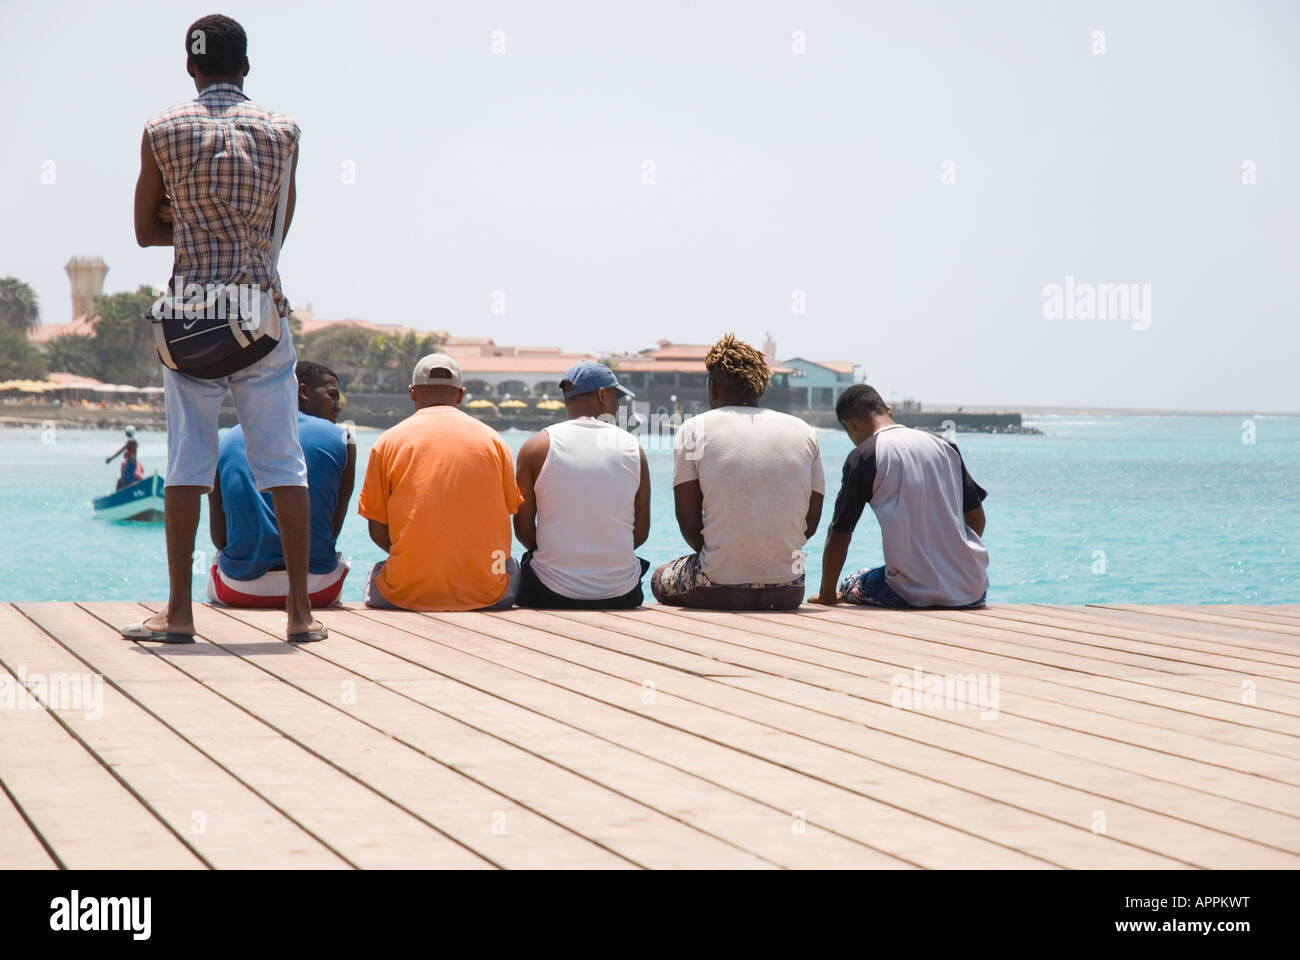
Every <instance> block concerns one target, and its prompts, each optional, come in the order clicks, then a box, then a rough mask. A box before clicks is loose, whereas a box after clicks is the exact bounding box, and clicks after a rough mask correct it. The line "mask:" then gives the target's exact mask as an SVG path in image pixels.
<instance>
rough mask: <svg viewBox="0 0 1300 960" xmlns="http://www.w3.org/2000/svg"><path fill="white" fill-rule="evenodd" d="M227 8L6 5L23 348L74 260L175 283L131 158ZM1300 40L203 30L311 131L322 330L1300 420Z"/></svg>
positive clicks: (1257, 12) (1038, 26) (1104, 26)
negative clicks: (220, 36)
mask: <svg viewBox="0 0 1300 960" xmlns="http://www.w3.org/2000/svg"><path fill="white" fill-rule="evenodd" d="M211 6H214V5H213V4H209V3H206V2H205V3H202V4H197V5H196V4H192V3H176V2H167V3H164V2H143V0H140V2H114V3H111V4H105V3H90V2H82V3H65V2H58V0H36V2H25V0H22V2H19V0H0V136H2V137H3V149H0V225H2V226H0V275H8V274H12V275H15V276H18V277H20V278H22V279H24V280H26V281H27V282H29V283H30V284H31V285H32V286H33V287H34V288H35V289H36V291H37V293H38V294H39V296H40V298H41V305H42V317H43V319H44V320H46V321H48V322H64V321H66V320H67V319H69V314H70V299H69V291H68V283H67V278H66V276H65V274H64V272H63V264H64V263H66V262H67V260H68V258H69V256H72V255H92V256H93V255H99V256H102V257H103V258H104V259H105V260H106V261H107V262H108V264H109V266H110V268H111V269H110V272H109V274H108V280H107V284H106V287H107V290H109V291H110V292H111V291H117V290H126V289H134V288H135V287H136V286H137V285H139V284H140V283H146V282H147V283H152V284H161V283H163V282H164V281H165V280H166V278H167V276H168V273H169V269H170V260H171V254H170V250H163V249H157V248H155V249H150V250H140V249H139V248H137V247H136V245H135V241H134V235H133V231H132V226H131V197H132V191H133V188H134V183H135V177H136V173H137V171H138V168H139V141H140V132H141V128H142V126H143V123H144V121H145V119H146V118H147V117H148V116H149V115H150V114H152V113H154V112H156V111H157V110H159V109H161V108H163V107H165V106H168V105H170V104H173V103H175V102H178V101H180V100H184V99H188V98H190V97H192V96H193V95H194V89H193V85H192V82H191V80H190V79H189V77H188V76H186V74H185V70H184V47H183V40H184V36H185V28H186V26H187V25H188V24H189V23H190V22H191V21H192V20H194V19H196V18H197V17H199V16H201V15H203V14H205V13H208V12H211V10H210V7H211ZM1298 9H1300V7H1298V6H1297V4H1295V3H1293V2H1277V3H1249V2H1247V3H1238V2H1220V3H1211V4H1206V3H1188V2H1142V3H1133V2H1118V3H1075V2H1025V3H1018V2H988V3H961V2H952V3H912V2H908V3H902V2H893V3H848V2H843V3H827V2H807V0H797V2H786V3H778V2H708V0H690V2H680V3H662V2H656V3H646V2H644V0H640V2H623V3H620V2H605V3H598V2H591V3H543V2H522V0H521V2H514V3H480V2H474V3H470V2H459V3H447V2H435V3H414V2H413V3H395V2H393V3H389V2H382V0H368V2H365V3H355V2H348V3H311V4H304V3H300V2H299V3H277V2H271V0H258V2H256V3H234V4H229V5H225V6H224V7H223V8H222V12H225V13H227V14H229V15H231V16H233V17H235V18H236V19H238V20H239V21H240V22H241V23H243V25H244V27H245V29H246V30H247V31H248V34H249V58H250V60H251V62H252V72H251V73H250V75H249V77H248V79H247V83H246V87H245V89H246V91H247V92H248V93H249V94H250V95H251V96H252V97H253V99H255V100H257V101H258V102H260V103H262V104H264V105H266V106H269V107H273V108H275V109H277V110H281V111H284V112H286V113H289V114H290V115H292V116H293V117H294V118H295V119H296V120H297V121H298V122H299V124H300V125H301V126H302V128H303V139H302V147H301V149H302V154H301V160H300V164H299V168H298V212H297V216H296V218H295V220H294V224H293V230H292V232H291V234H290V236H289V239H288V240H287V241H286V243H285V247H284V253H283V256H282V259H281V272H282V276H283V278H284V282H285V288H286V292H287V293H288V295H289V297H290V299H291V300H293V301H294V302H295V303H299V304H306V303H308V302H310V303H311V304H312V305H313V308H314V310H315V313H316V315H317V316H318V317H326V318H335V317H362V318H366V319H369V320H373V321H378V322H398V323H404V324H407V325H410V326H415V327H421V328H429V329H435V328H436V329H446V330H449V331H451V332H453V333H455V334H460V335H465V336H491V337H493V338H495V339H496V340H497V342H499V343H526V344H538V343H543V344H545V343H549V344H558V345H561V346H563V347H565V348H566V349H570V350H592V351H601V350H608V349H632V348H637V349H639V348H642V347H646V346H650V345H652V344H653V342H654V341H655V340H657V339H659V338H667V339H672V340H678V341H690V342H700V341H705V340H712V339H713V338H714V337H716V336H717V335H719V334H721V333H723V332H726V331H727V330H730V329H734V330H736V331H737V333H739V334H740V335H741V336H745V337H748V338H750V339H752V340H754V341H760V340H761V339H762V338H763V333H764V331H766V330H771V331H772V332H773V333H774V334H775V336H776V340H777V343H778V352H779V354H780V355H781V357H782V358H785V357H789V356H793V355H803V356H808V357H812V358H815V359H851V360H855V361H857V362H859V363H862V364H864V365H865V367H866V370H867V372H868V374H869V377H870V380H871V382H873V383H875V384H876V385H877V386H879V387H881V388H882V390H883V391H885V392H886V394H887V395H892V396H896V397H897V396H903V395H910V396H914V397H917V398H920V399H921V400H922V401H930V402H963V403H971V404H976V403H1002V404H1008V405H1013V404H1017V403H1020V404H1036V405H1051V404H1061V405H1100V406H1152V407H1170V408H1192V409H1209V408H1254V409H1259V410H1297V409H1300V396H1298V390H1297V384H1300V376H1298V375H1297V373H1296V362H1297V358H1300V330H1298V327H1297V320H1298V317H1297V282H1298V281H1300V237H1298V230H1300V226H1298V225H1300V216H1298V214H1300V178H1298V176H1297V171H1298V170H1300V129H1298V127H1300V125H1298V123H1297V120H1298V118H1300V112H1298V111H1297V108H1296V103H1295V97H1296V92H1297V91H1298V90H1300V13H1298V12H1297V11H1298ZM1099 30H1100V31H1104V45H1105V52H1104V53H1102V54H1099V53H1096V52H1094V50H1096V49H1098V48H1099V42H1098V38H1097V37H1096V36H1095V31H1099ZM494 31H500V32H501V33H500V34H497V35H496V37H495V42H496V44H497V47H498V49H500V45H501V43H502V42H504V50H505V52H504V53H494V52H493V45H494ZM796 31H801V32H802V33H801V34H800V36H801V37H802V45H803V49H804V51H805V52H803V53H797V52H795V48H796V46H797V45H799V43H800V39H799V37H796V35H795V34H796ZM50 161H53V167H51V166H50V163H49V162H50ZM1244 163H1250V164H1253V165H1254V166H1253V170H1254V177H1255V179H1256V182H1255V183H1253V184H1244V183H1243V182H1242V180H1243V164H1244ZM647 164H652V165H653V166H652V167H650V166H647ZM349 165H351V166H349ZM349 170H355V183H347V182H344V181H345V179H346V174H347V172H348V171H349ZM51 171H52V172H53V180H54V182H53V183H44V182H43V175H44V178H45V179H50V177H49V174H50V172H51ZM648 172H652V173H653V180H654V182H653V183H646V182H644V181H645V180H646V179H647V175H648ZM945 173H946V174H947V178H948V179H950V180H951V179H954V178H955V182H953V183H945V182H943V181H944V178H945ZM1067 276H1072V277H1074V278H1075V283H1076V284H1085V283H1091V284H1107V283H1133V284H1139V285H1141V284H1150V291H1151V293H1150V311H1149V316H1148V317H1145V318H1135V319H1133V320H1130V319H1128V318H1107V319H1083V318H1079V317H1077V316H1076V317H1075V318H1073V319H1047V318H1045V317H1044V292H1043V290H1044V287H1045V286H1046V285H1048V284H1052V283H1058V284H1064V283H1065V282H1066V277H1067ZM494 291H504V293H505V305H506V313H505V314H504V315H497V314H494V313H493V312H492V305H493V292H494ZM795 291H803V296H804V298H805V302H806V313H803V314H798V313H794V312H793V311H792V306H793V305H794V303H795V300H794V297H795ZM1148 322H1149V326H1147V323H1148ZM1135 325H1136V326H1137V327H1144V326H1146V329H1135Z"/></svg>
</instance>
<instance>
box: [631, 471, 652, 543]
mask: <svg viewBox="0 0 1300 960" xmlns="http://www.w3.org/2000/svg"><path fill="white" fill-rule="evenodd" d="M640 453H641V485H640V486H638V487H637V488H636V497H634V498H633V500H632V546H633V547H634V548H635V547H639V546H641V544H643V543H645V542H646V540H648V539H649V537H650V464H649V463H647V462H646V458H645V451H644V450H642V451H640Z"/></svg>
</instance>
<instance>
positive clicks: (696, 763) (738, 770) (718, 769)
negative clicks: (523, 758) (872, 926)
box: [349, 611, 1053, 868]
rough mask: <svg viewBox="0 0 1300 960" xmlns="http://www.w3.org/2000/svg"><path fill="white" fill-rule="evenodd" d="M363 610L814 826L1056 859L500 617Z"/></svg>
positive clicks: (506, 685) (956, 861) (886, 842)
mask: <svg viewBox="0 0 1300 960" xmlns="http://www.w3.org/2000/svg"><path fill="white" fill-rule="evenodd" d="M355 615H356V616H358V617H361V618H365V619H369V620H373V621H375V622H376V623H378V624H387V625H389V626H393V627H396V628H397V631H393V632H386V633H384V634H383V637H382V646H383V649H385V650H388V651H390V652H392V653H394V654H396V655H398V656H401V657H403V658H404V659H408V660H411V661H413V662H416V663H421V664H423V665H425V666H427V667H429V668H430V669H432V670H434V671H436V672H438V673H439V674H442V675H443V676H448V677H455V678H457V679H462V680H464V682H467V683H468V682H471V679H470V677H472V682H473V684H474V685H475V686H478V687H479V688H480V689H485V690H488V691H490V692H493V693H496V694H497V695H499V696H502V697H503V698H506V699H509V700H511V701H512V702H514V703H517V704H519V705H520V706H523V707H526V708H528V709H532V710H535V711H538V712H541V713H544V714H546V715H547V716H550V717H552V718H554V719H556V720H558V721H560V722H565V723H571V724H573V725H575V726H579V727H581V728H582V729H584V730H586V731H588V732H590V733H592V734H594V735H597V736H601V737H603V738H605V739H607V740H609V741H611V742H615V743H618V744H621V745H623V746H625V747H627V748H629V749H632V750H636V751H638V752H640V753H642V754H645V755H647V756H651V757H654V758H655V759H658V760H660V761H661V762H663V763H667V764H669V765H672V766H675V767H677V768H678V769H680V770H683V771H686V772H689V773H692V774H694V775H696V776H699V777H702V778H704V779H707V780H709V781H711V782H713V783H717V784H719V785H722V786H725V787H728V788H729V789H732V790H734V791H736V792H738V793H741V794H743V795H745V796H748V797H750V798H751V799H754V800H756V801H757V802H760V803H763V804H765V805H769V806H771V807H774V808H775V809H777V810H782V811H785V812H787V814H792V813H793V812H795V811H798V812H801V813H802V814H803V820H802V822H803V823H806V828H807V830H808V831H809V832H811V831H813V830H814V829H822V830H826V831H828V832H831V833H834V834H837V835H839V836H841V837H845V838H848V839H851V840H855V841H857V842H859V843H862V844H864V845H866V846H869V847H872V848H873V849H876V850H879V851H881V852H884V853H886V854H889V855H890V856H893V857H897V858H899V859H902V860H905V861H908V862H910V863H913V864H915V865H919V866H931V867H944V866H946V867H953V866H965V867H970V866H995V865H1002V866H1017V867H1030V868H1033V867H1039V868H1041V867H1044V866H1051V865H1053V864H1051V863H1049V862H1045V861H1043V860H1041V859H1037V858H1034V857H1030V856H1026V855H1024V854H1022V853H1019V852H1018V851H1015V850H1012V849H1010V848H1006V847H1002V846H999V845H997V844H994V843H991V842H989V841H987V840H984V839H982V838H979V837H975V836H971V835H970V834H967V833H964V832H962V831H959V830H953V829H952V828H949V827H947V826H945V825H943V824H938V823H935V822H933V821H931V820H928V819H926V818H923V817H920V816H918V815H917V814H915V813H913V812H911V811H909V810H905V809H897V808H895V807H891V806H890V805H887V804H881V803H879V802H877V801H873V800H871V799H869V798H866V797H863V796H860V795H857V794H854V793H852V792H850V791H846V790H844V789H843V788H841V787H838V786H835V785H833V784H830V783H826V782H823V781H820V780H817V779H816V778H812V777H808V776H806V775H804V774H800V773H797V772H796V771H793V770H790V769H788V768H786V767H783V766H781V765H778V764H774V763H772V762H770V761H767V760H764V759H762V758H760V757H755V756H752V755H749V754H747V753H744V752H741V751H739V750H736V749H735V748H734V747H732V746H731V745H728V744H725V743H722V742H717V741H714V740H711V739H708V738H706V737H703V736H700V735H699V734H696V733H692V732H690V731H689V730H686V729H682V728H680V727H677V726H674V725H672V724H669V723H666V722H664V721H663V720H661V719H658V718H657V716H656V714H658V713H659V712H660V706H659V704H658V703H651V704H646V703H644V702H643V699H642V692H643V689H645V688H643V687H642V686H640V685H638V684H629V683H628V682H626V681H623V680H619V679H616V678H612V677H605V676H601V675H600V674H599V673H598V671H595V670H592V669H590V668H579V667H576V666H570V667H565V666H564V664H563V663H562V662H561V661H558V660H556V659H554V658H551V657H547V656H544V655H539V654H537V653H535V652H534V651H531V650H527V649H525V648H523V647H520V646H517V645H510V644H504V643H502V642H501V641H499V640H495V639H493V638H490V637H487V636H485V635H484V634H483V633H481V632H479V631H480V630H482V629H483V627H482V625H481V622H482V621H484V620H491V621H495V620H497V619H498V618H499V615H491V616H489V615H487V614H441V615H436V616H435V615H421V616H419V617H415V618H412V617H410V616H409V615H406V614H402V613H389V612H384V611H355ZM475 618H477V619H478V621H479V622H475ZM398 631H400V632H398ZM349 632H350V633H351V634H352V635H353V636H354V637H356V638H357V639H360V640H362V641H363V642H370V641H369V640H367V639H366V637H365V636H364V634H363V631H361V630H360V629H356V628H351V627H350V628H349ZM421 638H423V639H421ZM429 641H433V642H429ZM507 661H508V663H509V665H507ZM664 669H665V668H662V667H660V668H657V670H658V671H662V670H664ZM532 671H535V673H534V672H532ZM542 673H546V674H548V675H549V677H550V679H549V681H548V682H546V683H543V684H537V683H521V682H520V678H521V677H533V678H539V677H540V674H542ZM659 676H662V673H661V672H656V670H652V669H648V670H646V671H645V675H644V679H645V680H646V681H649V682H653V681H654V680H655V678H656V677H659Z"/></svg>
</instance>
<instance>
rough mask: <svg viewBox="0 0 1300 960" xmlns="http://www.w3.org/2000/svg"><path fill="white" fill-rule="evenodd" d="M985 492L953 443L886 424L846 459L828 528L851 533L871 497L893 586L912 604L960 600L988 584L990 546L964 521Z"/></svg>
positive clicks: (959, 602)
mask: <svg viewBox="0 0 1300 960" xmlns="http://www.w3.org/2000/svg"><path fill="white" fill-rule="evenodd" d="M986 496H987V494H986V493H985V491H984V488H983V487H981V486H980V485H979V484H978V483H976V482H975V481H974V480H972V479H971V476H970V474H969V473H968V472H967V471H966V464H965V463H964V462H962V458H961V453H960V452H958V450H957V447H956V446H955V445H954V444H951V443H949V442H947V441H946V440H944V439H943V438H941V437H936V436H934V435H933V434H930V433H926V432H925V431H923V430H913V429H911V428H910V427H904V426H902V425H901V424H891V425H890V426H887V427H884V428H883V429H881V430H878V431H876V433H875V434H874V435H872V436H871V437H868V438H867V439H866V440H864V441H863V442H862V443H861V444H860V445H858V446H857V447H855V448H854V449H853V451H852V452H851V453H849V455H848V457H847V458H845V460H844V477H843V479H842V480H841V482H840V494H839V498H838V499H837V500H836V501H835V516H834V517H833V518H832V519H831V529H832V530H834V531H835V532H836V533H852V532H853V528H854V527H856V526H857V523H858V519H859V518H860V517H861V516H862V511H863V508H864V507H865V506H866V505H867V504H868V503H869V504H871V509H872V510H874V511H875V514H876V519H877V520H879V521H880V539H881V543H882V545H883V546H884V548H885V582H886V583H887V584H889V586H890V587H891V588H893V591H894V592H895V593H897V594H898V595H899V596H900V597H902V598H903V599H904V600H906V601H907V602H908V603H910V604H912V605H913V606H917V607H931V606H938V607H960V606H965V605H967V604H971V603H975V602H977V601H978V600H979V599H980V598H981V597H983V596H984V594H985V592H986V591H987V590H988V588H989V576H988V566H989V552H988V550H987V549H986V548H985V547H984V541H982V540H981V539H980V538H979V535H978V534H976V533H975V531H974V530H972V529H971V528H970V527H968V526H967V525H966V514H967V513H969V512H970V511H971V510H974V509H975V508H976V507H978V506H979V505H980V503H981V502H982V501H983V500H984V498H985V497H986Z"/></svg>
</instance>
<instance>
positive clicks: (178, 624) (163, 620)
mask: <svg viewBox="0 0 1300 960" xmlns="http://www.w3.org/2000/svg"><path fill="white" fill-rule="evenodd" d="M144 625H145V626H146V627H148V628H149V629H150V630H157V631H159V632H160V633H188V634H189V635H191V636H193V635H194V617H193V615H191V616H190V617H189V618H188V619H185V620H182V619H180V618H177V619H175V620H169V619H168V611H167V608H166V607H164V608H163V610H162V612H161V613H155V614H154V615H153V616H152V617H150V618H149V619H148V620H146V621H145V622H144Z"/></svg>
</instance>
